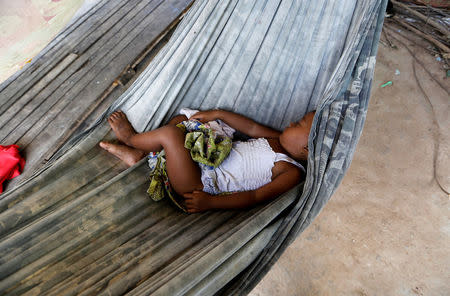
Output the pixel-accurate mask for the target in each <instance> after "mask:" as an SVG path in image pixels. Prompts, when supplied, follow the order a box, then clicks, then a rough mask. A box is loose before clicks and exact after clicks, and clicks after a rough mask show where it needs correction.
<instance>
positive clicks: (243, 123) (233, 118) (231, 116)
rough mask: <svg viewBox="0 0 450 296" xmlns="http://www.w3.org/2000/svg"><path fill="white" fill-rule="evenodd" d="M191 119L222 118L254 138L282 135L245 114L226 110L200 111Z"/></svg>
mask: <svg viewBox="0 0 450 296" xmlns="http://www.w3.org/2000/svg"><path fill="white" fill-rule="evenodd" d="M190 119H197V120H199V121H201V122H203V123H205V122H208V121H211V120H216V119H220V120H222V121H224V122H225V123H226V124H228V125H229V126H231V127H232V128H234V129H236V130H238V131H240V132H242V133H244V134H246V135H248V136H250V137H252V138H262V137H264V138H277V137H279V136H280V132H279V131H277V130H274V129H272V128H270V127H267V126H264V125H262V124H259V123H257V122H255V121H253V120H251V119H250V118H247V117H245V116H243V115H239V114H236V113H233V112H229V111H224V110H210V111H200V112H197V113H196V114H194V115H193V116H192V117H191V118H190Z"/></svg>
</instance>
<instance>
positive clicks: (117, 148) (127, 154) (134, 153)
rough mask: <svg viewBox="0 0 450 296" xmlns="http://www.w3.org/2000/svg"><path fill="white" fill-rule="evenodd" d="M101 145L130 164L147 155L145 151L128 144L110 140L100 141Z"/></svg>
mask: <svg viewBox="0 0 450 296" xmlns="http://www.w3.org/2000/svg"><path fill="white" fill-rule="evenodd" d="M99 145H100V147H102V148H103V149H105V150H106V151H108V152H109V153H111V154H113V155H114V156H116V157H118V158H120V159H121V160H122V161H123V162H125V163H126V164H127V165H128V166H133V165H134V164H135V163H137V162H138V161H139V160H141V159H142V158H144V157H145V155H146V153H145V152H144V151H141V150H138V149H134V148H132V147H129V146H126V145H118V144H113V143H108V142H100V143H99Z"/></svg>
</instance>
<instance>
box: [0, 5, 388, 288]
mask: <svg viewBox="0 0 450 296" xmlns="http://www.w3.org/2000/svg"><path fill="white" fill-rule="evenodd" d="M381 2H382V3H380V2H379V1H356V0H346V1H326V0H318V1H280V0H266V1H259V0H252V1H250V0H249V1H242V0H241V1H237V0H227V1H223V0H222V1H218V0H216V1H213V0H210V1H200V0H198V1H196V2H195V3H194V5H193V6H192V7H191V9H190V11H189V12H188V13H187V15H186V16H185V18H184V19H183V21H182V22H181V24H180V25H179V27H178V28H177V29H176V31H175V32H174V34H173V36H172V38H171V39H170V41H169V43H168V44H167V45H166V46H165V47H164V48H163V49H162V50H161V52H160V53H159V54H158V55H157V56H156V57H155V59H154V60H153V61H152V63H151V64H150V65H149V66H148V68H147V69H146V70H145V72H144V73H143V74H141V76H140V77H139V78H138V79H137V80H136V81H135V83H133V85H132V86H131V87H130V88H129V89H128V90H127V91H126V93H124V94H123V95H122V96H121V97H120V98H119V99H118V100H117V101H116V102H115V103H114V104H113V105H112V106H111V107H110V108H109V109H108V110H107V111H105V113H104V114H103V115H102V116H101V118H99V119H98V121H97V122H96V123H95V124H94V125H93V126H92V127H91V128H90V129H88V130H87V131H85V132H83V133H81V134H79V135H78V136H76V137H73V138H72V139H71V140H70V141H68V142H67V143H66V144H65V145H64V146H63V147H62V148H61V149H60V150H59V152H58V153H56V154H55V155H54V157H53V158H52V159H51V160H50V161H49V163H48V164H47V165H45V166H44V167H43V168H42V169H40V170H39V171H37V172H36V173H35V174H33V176H31V177H30V178H28V179H27V180H26V181H25V182H22V183H21V184H20V185H18V186H17V187H16V188H14V189H13V190H11V191H9V192H6V193H5V194H4V195H2V196H1V199H0V211H1V212H0V293H1V294H2V295H4V294H45V295H61V294H70V295H75V294H81V295H88V294H89V295H91V294H95V295H106V294H112V295H119V294H124V293H128V294H130V295H137V294H144V293H145V294H155V295H180V294H188V295H194V294H200V295H210V294H215V293H217V294H225V295H230V294H245V293H248V292H249V291H250V290H251V289H252V288H253V287H254V286H255V285H256V284H257V283H258V281H259V280H260V279H261V278H262V277H263V276H264V274H265V273H266V272H267V271H268V270H269V268H270V267H271V266H272V265H273V264H274V262H275V261H276V260H277V258H278V257H279V256H280V255H281V254H282V252H283V251H284V250H285V249H286V247H287V246H288V245H289V244H290V243H291V242H292V241H293V240H294V239H295V238H296V237H297V236H298V235H299V234H300V233H301V232H302V231H303V230H304V229H305V228H306V227H307V226H308V225H309V224H310V223H311V221H312V219H313V218H314V217H315V216H316V215H317V214H318V213H319V211H320V210H321V209H322V207H323V206H324V204H325V203H326V202H327V201H328V199H329V198H330V196H331V195H332V194H333V192H334V191H335V190H336V188H337V186H338V185H339V183H340V182H341V180H342V178H343V176H344V173H345V171H346V170H347V168H348V167H349V165H350V161H351V158H352V155H353V152H354V149H355V146H356V143H357V141H358V139H359V136H360V134H361V130H362V127H363V123H364V120H365V116H366V111H367V106H368V99H369V94H370V88H371V80H372V76H373V70H374V65H375V56H376V50H377V43H378V39H379V35H380V31H381V26H382V21H383V16H384V9H385V5H386V1H381ZM181 107H190V108H195V109H211V108H222V109H228V110H232V111H235V112H238V113H241V114H244V115H246V116H249V117H251V118H254V119H256V120H257V121H259V122H261V123H263V124H266V125H270V126H272V127H274V128H278V129H281V128H283V127H284V126H286V125H287V124H288V123H289V122H290V121H293V120H297V119H299V118H301V117H302V116H303V115H304V114H305V113H307V112H308V111H311V110H317V112H316V116H315V118H314V122H313V126H312V131H311V134H310V144H309V151H310V156H309V159H308V172H307V177H306V181H305V182H304V184H299V186H297V187H296V188H295V189H293V190H291V191H290V192H288V193H286V194H284V195H283V196H280V197H279V198H277V199H276V200H274V201H272V202H270V203H268V204H264V205H261V206H258V207H256V208H253V209H250V210H246V211H218V212H207V213H202V214H192V215H188V214H184V213H182V212H180V211H179V210H177V209H176V208H175V207H173V206H172V205H171V204H170V201H168V200H164V201H161V202H153V201H152V200H150V198H148V196H146V188H147V186H148V182H149V180H148V173H149V169H148V168H147V166H146V164H145V160H142V161H141V162H140V163H139V164H137V165H135V166H133V167H131V168H128V169H125V168H124V166H123V165H122V164H121V163H120V162H119V161H117V160H116V159H114V158H113V157H111V156H110V155H108V153H107V152H105V151H102V150H101V149H100V148H99V147H98V145H97V144H98V142H99V141H100V140H102V139H106V140H108V139H112V138H113V135H112V133H111V130H110V128H109V126H108V125H107V124H106V121H105V118H107V116H108V115H109V114H110V113H111V112H113V110H116V109H121V110H124V111H125V113H127V115H128V117H129V119H130V121H131V122H132V124H133V126H134V127H135V128H136V129H137V130H138V131H145V130H150V129H154V128H156V127H158V126H159V125H161V124H162V123H164V122H166V121H168V120H169V118H170V117H172V116H173V115H175V114H176V113H177V110H179V109H180V108H181Z"/></svg>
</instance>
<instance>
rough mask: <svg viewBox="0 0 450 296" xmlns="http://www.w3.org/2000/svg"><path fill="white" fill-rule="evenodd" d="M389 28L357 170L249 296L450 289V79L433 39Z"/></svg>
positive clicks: (447, 292)
mask: <svg viewBox="0 0 450 296" xmlns="http://www.w3.org/2000/svg"><path fill="white" fill-rule="evenodd" d="M385 32H386V33H388V35H387V36H388V38H389V40H390V41H391V42H392V43H393V44H394V45H395V46H396V47H397V49H394V48H390V47H389V46H387V44H388V41H387V40H386V35H382V38H381V39H382V42H383V43H384V44H385V45H383V44H380V45H379V51H378V56H377V64H376V68H375V77H374V80H373V86H372V95H371V101H370V105H369V110H368V115H367V120H366V123H365V127H364V131H363V134H362V136H361V139H360V142H359V143H358V146H357V149H356V153H355V155H354V158H353V162H352V164H351V166H350V169H349V170H348V172H347V174H346V176H345V177H344V179H343V182H342V184H341V185H340V187H339V189H338V190H337V192H336V193H335V194H334V196H333V197H332V198H331V200H330V201H329V203H328V204H327V205H326V206H325V208H324V209H323V211H322V212H321V213H320V214H319V216H318V217H317V218H316V219H315V220H314V222H313V223H312V224H311V225H310V226H309V228H307V229H306V231H305V232H304V233H303V234H302V235H301V236H300V237H299V238H297V240H296V241H295V242H294V243H293V244H292V245H291V246H290V247H289V248H288V249H287V250H286V252H285V253H284V254H283V255H282V257H281V258H280V260H279V261H278V262H277V263H276V264H275V265H274V266H273V268H272V269H271V270H270V271H269V273H268V274H267V275H266V276H265V278H264V279H263V280H262V281H261V282H260V283H259V284H258V286H257V287H255V289H254V290H253V291H252V292H251V293H250V295H252V296H265V295H270V296H273V295H450V247H449V246H450V223H449V222H450V221H449V218H450V217H449V216H450V215H449V213H450V211H449V195H448V194H447V193H445V191H447V192H448V191H449V189H450V180H449V178H450V171H449V168H450V161H449V155H450V149H449V147H450V145H449V143H450V141H449V138H450V129H449V127H450V119H449V106H450V96H449V90H450V80H449V78H446V77H445V76H446V73H445V71H444V69H443V62H442V61H438V60H436V57H435V56H433V55H432V54H430V52H429V51H428V50H427V49H426V48H427V46H428V44H427V43H423V42H422V41H421V40H420V39H418V38H417V37H416V36H414V35H413V34H411V33H408V32H405V31H404V30H403V29H401V28H399V27H395V26H392V25H389V24H388V25H386V24H385ZM405 37H407V38H405ZM424 47H425V48H424ZM408 49H409V50H408ZM413 55H414V56H415V57H416V58H417V59H415V58H414V57H413ZM430 74H431V75H430ZM416 77H417V78H416ZM387 81H392V85H389V86H386V87H383V88H382V87H381V85H382V84H384V83H385V82H387ZM438 144H439V145H438ZM435 157H436V158H437V160H436V165H437V167H436V170H434V159H435ZM435 172H436V177H437V179H438V180H439V183H440V184H441V186H442V187H443V189H444V191H443V190H442V189H441V187H440V186H439V185H438V183H437V181H436V178H435V177H434V175H435Z"/></svg>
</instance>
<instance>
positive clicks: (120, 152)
mask: <svg viewBox="0 0 450 296" xmlns="http://www.w3.org/2000/svg"><path fill="white" fill-rule="evenodd" d="M313 118H314V113H313V112H311V113H308V114H307V115H306V116H304V117H303V118H302V120H300V121H299V122H295V123H291V124H290V126H289V127H287V128H286V129H285V130H284V131H283V132H279V131H277V130H274V129H272V128H269V127H266V126H263V125H261V124H258V123H256V122H255V121H253V120H251V119H249V118H247V117H244V116H242V115H239V114H235V113H232V112H228V111H223V110H210V111H200V112H197V113H195V114H194V115H193V116H191V118H189V119H190V120H192V119H195V120H198V121H200V122H203V123H206V122H209V121H214V120H217V119H220V120H221V121H223V122H225V123H226V124H228V125H229V126H231V127H232V128H234V129H236V130H238V131H240V132H242V133H244V134H246V135H248V136H250V137H251V138H253V139H252V140H250V141H248V142H235V143H234V144H233V149H232V152H231V153H230V155H229V156H228V158H227V159H226V160H225V161H224V162H223V163H222V164H221V165H220V166H219V167H218V168H216V170H214V171H210V172H208V171H207V170H204V169H201V168H200V167H199V165H198V164H197V163H196V162H194V161H193V160H192V158H191V156H190V152H189V150H188V149H186V148H185V147H184V140H185V139H184V138H185V135H184V132H183V131H182V130H181V129H179V128H178V127H176V124H178V123H180V122H181V121H184V120H188V118H187V117H186V116H177V117H175V118H173V119H172V120H171V121H170V122H169V123H168V124H167V125H165V126H163V127H161V128H158V129H155V130H153V131H149V132H145V133H141V134H138V133H136V131H135V130H134V129H133V127H132V126H131V124H130V122H129V121H128V119H127V117H126V115H125V113H123V112H122V111H116V112H114V113H113V114H112V115H111V116H110V117H109V119H108V122H109V124H110V125H111V128H112V129H113V131H114V133H115V134H116V136H117V138H118V139H119V140H120V141H121V142H122V143H124V145H118V144H112V143H107V142H101V143H100V146H101V147H102V148H103V149H105V150H107V151H108V152H110V153H112V154H114V155H115V156H117V157H118V158H120V159H121V160H123V161H124V162H125V163H126V164H127V165H129V166H131V165H133V164H135V163H136V162H138V161H139V160H140V159H142V158H144V157H145V156H146V155H147V154H148V153H149V152H152V151H160V150H162V149H164V150H165V153H166V168H167V174H168V177H169V180H170V183H171V186H172V188H173V189H174V190H175V191H176V192H177V193H178V194H179V195H181V196H183V197H184V198H185V205H186V208H187V210H188V212H190V213H194V212H201V211H205V210H209V209H233V208H246V207H250V206H253V205H255V204H258V203H261V202H264V201H268V200H271V199H273V198H275V197H277V196H279V195H281V194H282V193H284V192H286V191H288V190H290V189H291V188H293V187H294V186H295V185H296V184H298V182H299V180H300V179H301V177H302V175H303V174H304V170H303V168H302V167H301V165H299V164H298V163H297V162H296V160H304V159H306V158H307V155H308V136H309V131H310V128H311V124H312V120H313ZM266 156H267V157H266ZM246 165H247V167H246ZM223 191H225V192H229V191H232V193H230V194H227V195H220V196H217V195H215V194H218V193H220V192H223Z"/></svg>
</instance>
